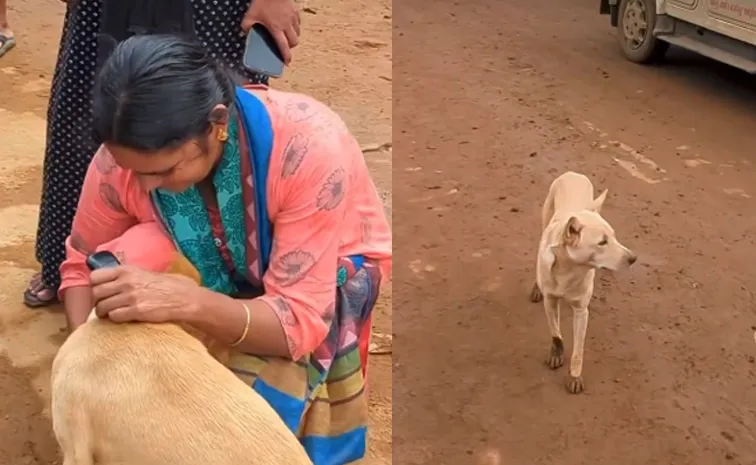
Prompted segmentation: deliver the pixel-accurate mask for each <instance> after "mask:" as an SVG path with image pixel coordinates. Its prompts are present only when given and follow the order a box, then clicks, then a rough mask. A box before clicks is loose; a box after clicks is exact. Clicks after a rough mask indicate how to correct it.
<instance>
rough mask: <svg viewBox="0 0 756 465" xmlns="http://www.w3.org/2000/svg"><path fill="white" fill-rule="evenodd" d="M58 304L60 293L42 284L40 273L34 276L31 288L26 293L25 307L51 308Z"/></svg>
mask: <svg viewBox="0 0 756 465" xmlns="http://www.w3.org/2000/svg"><path fill="white" fill-rule="evenodd" d="M57 303H58V293H57V292H56V291H54V290H53V289H50V288H48V287H46V286H45V285H44V283H43V282H42V275H41V274H40V273H37V274H35V275H34V276H32V279H31V282H30V283H29V287H28V288H27V289H26V290H25V291H24V305H26V306H27V307H29V308H42V307H49V306H50V305H54V304H57Z"/></svg>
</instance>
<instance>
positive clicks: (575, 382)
mask: <svg viewBox="0 0 756 465" xmlns="http://www.w3.org/2000/svg"><path fill="white" fill-rule="evenodd" d="M564 385H565V387H566V388H567V392H569V393H570V394H580V393H581V392H583V390H584V389H585V386H584V385H583V377H582V376H571V375H570V376H567V379H566V380H565V382H564Z"/></svg>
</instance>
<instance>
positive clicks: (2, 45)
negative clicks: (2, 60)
mask: <svg viewBox="0 0 756 465" xmlns="http://www.w3.org/2000/svg"><path fill="white" fill-rule="evenodd" d="M15 46H16V38H15V37H8V36H7V35H5V34H2V33H0V57H1V56H3V55H5V53H6V52H7V51H8V50H10V49H12V48H13V47H15Z"/></svg>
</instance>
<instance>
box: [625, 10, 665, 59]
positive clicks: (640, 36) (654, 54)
mask: <svg viewBox="0 0 756 465" xmlns="http://www.w3.org/2000/svg"><path fill="white" fill-rule="evenodd" d="M644 23H645V29H644V26H643V24H644ZM625 24H627V26H628V27H627V28H626V27H625ZM655 25H656V1H655V0H621V2H620V5H619V18H618V21H617V40H618V41H619V43H620V48H621V49H622V54H623V55H625V58H627V59H628V60H629V61H632V62H633V63H641V64H649V63H656V62H659V61H661V60H662V59H663V58H664V54H665V53H667V49H668V48H669V43H667V42H664V41H663V40H659V39H658V38H656V37H654V35H653V33H652V32H653V30H654V26H655Z"/></svg>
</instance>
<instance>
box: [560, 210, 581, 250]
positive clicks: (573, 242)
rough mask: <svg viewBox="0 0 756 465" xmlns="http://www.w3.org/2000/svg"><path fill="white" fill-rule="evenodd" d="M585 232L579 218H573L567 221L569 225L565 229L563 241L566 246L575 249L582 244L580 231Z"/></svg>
mask: <svg viewBox="0 0 756 465" xmlns="http://www.w3.org/2000/svg"><path fill="white" fill-rule="evenodd" d="M582 230H583V225H582V224H581V223H580V220H578V218H577V216H571V217H570V219H569V220H568V221H567V225H566V226H565V227H564V233H563V239H564V245H567V246H570V247H575V246H577V245H578V242H580V231H582Z"/></svg>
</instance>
